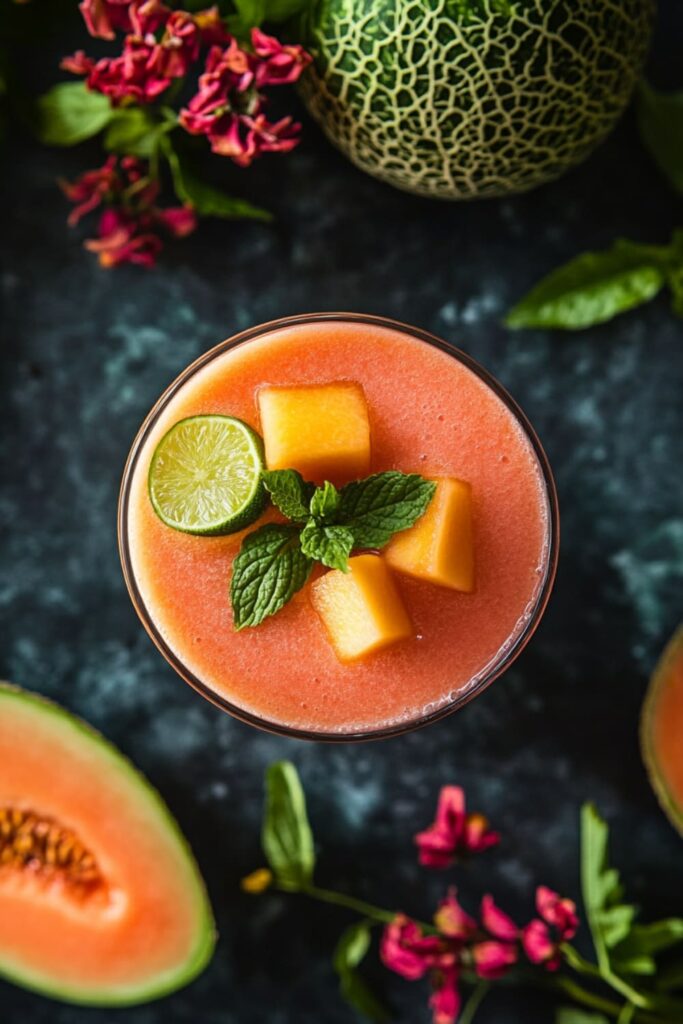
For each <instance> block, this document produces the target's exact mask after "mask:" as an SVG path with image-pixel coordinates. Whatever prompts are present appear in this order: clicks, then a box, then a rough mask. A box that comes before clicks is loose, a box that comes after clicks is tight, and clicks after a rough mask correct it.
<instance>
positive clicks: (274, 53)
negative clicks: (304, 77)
mask: <svg viewBox="0 0 683 1024" xmlns="http://www.w3.org/2000/svg"><path fill="white" fill-rule="evenodd" d="M251 45H252V48H253V50H254V53H255V54H256V56H257V57H260V58H261V60H259V61H258V62H257V63H256V67H255V77H256V85H257V87H259V88H260V87H261V86H264V85H285V84H287V83H289V82H296V80H297V79H298V78H299V76H300V75H301V72H302V71H303V70H304V69H305V68H306V67H308V65H309V64H310V63H311V61H312V59H313V58H312V57H311V55H310V53H306V51H305V50H304V48H303V46H283V45H282V43H281V42H280V40H279V39H276V38H275V37H274V36H267V35H266V34H265V33H264V32H261V30H260V29H258V28H253V29H252V30H251Z"/></svg>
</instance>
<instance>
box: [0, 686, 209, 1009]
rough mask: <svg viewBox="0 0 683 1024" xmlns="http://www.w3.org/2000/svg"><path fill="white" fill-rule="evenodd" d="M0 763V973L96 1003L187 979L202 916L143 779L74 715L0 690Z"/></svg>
mask: <svg viewBox="0 0 683 1024" xmlns="http://www.w3.org/2000/svg"><path fill="white" fill-rule="evenodd" d="M0 765H1V766H2V767H1V769H0V974H1V975H3V976H4V977H6V978H7V979H8V980H10V981H13V982H15V983H17V984H20V985H23V986H25V987H27V988H31V989H34V990H37V991H39V992H42V993H44V994H46V995H50V996H53V997H54V998H57V999H63V1000H65V1001H68V1002H74V1003H82V1004H86V1005H108V1006H123V1005H131V1004H135V1003H141V1002H146V1001H148V1000H150V999H155V998H157V997H159V996H162V995H165V994H167V993H168V992H171V991H173V990H175V989H177V988H180V987H181V986H182V985H184V984H186V983H187V982H189V981H190V980H191V979H192V978H194V977H195V976H196V975H197V974H198V973H199V972H200V971H201V970H202V969H203V968H204V967H205V966H206V964H207V963H208V961H209V959H210V957H211V954H212V952H213V947H214V943H215V934H214V925H213V917H212V913H211V908H210V906H209V902H208V899H207V896H206V892H205V889H204V884H203V882H202V879H201V877H200V875H199V871H198V869H197V866H196V864H195V862H194V859H193V857H192V854H191V852H190V850H189V847H188V846H187V844H186V842H185V840H184V838H183V836H182V835H181V833H180V830H179V829H178V826H177V824H176V823H175V821H174V820H173V818H172V817H171V814H170V812H169V811H168V809H167V807H166V806H165V804H164V803H163V801H162V800H161V798H160V797H159V796H158V794H157V793H156V792H155V791H154V790H153V789H152V787H151V786H150V785H149V783H147V782H146V780H145V779H144V778H143V777H142V776H141V775H139V774H138V772H137V771H136V770H135V769H134V768H133V766H132V765H131V764H130V763H129V762H128V761H127V760H126V759H125V758H124V757H123V756H122V755H121V754H120V753H119V752H118V751H117V750H116V749H115V748H114V747H113V746H111V744H109V743H108V742H107V741H106V740H104V739H102V737H100V736H99V735H98V734H97V733H96V732H94V731H93V730H92V729H90V728H89V727H88V726H87V725H85V724H84V723H83V722H81V721H80V720H79V719H77V718H74V717H73V716H72V715H70V714H69V713H68V712H66V711H64V710H62V709H61V708H59V707H57V706H56V705H55V704H51V703H50V702H48V701H46V700H44V699H42V698H40V697H38V696H36V695H35V694H31V693H27V692H25V691H23V690H18V689H16V688H14V687H11V686H9V685H8V684H4V683H3V684H0Z"/></svg>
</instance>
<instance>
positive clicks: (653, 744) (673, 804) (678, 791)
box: [641, 626, 683, 835]
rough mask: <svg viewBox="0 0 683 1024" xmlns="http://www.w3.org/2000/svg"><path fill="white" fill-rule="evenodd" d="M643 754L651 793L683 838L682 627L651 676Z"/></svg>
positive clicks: (644, 723)
mask: <svg viewBox="0 0 683 1024" xmlns="http://www.w3.org/2000/svg"><path fill="white" fill-rule="evenodd" d="M641 739H642V745H643V754H644V757H645V762H646V765H647V769H648V774H649V776H650V781H651V782H652V784H653V786H654V788H655V791H656V793H657V795H658V797H659V799H660V802H661V804H662V807H663V809H664V811H665V812H666V814H667V815H668V817H669V819H670V820H671V822H672V824H673V825H674V827H675V828H677V829H678V831H679V832H680V833H681V834H682V835H683V626H680V627H679V629H678V630H677V632H676V633H675V634H674V636H673V637H672V639H671V641H670V642H669V644H668V646H667V648H666V650H665V651H664V653H663V655H662V657H661V658H660V660H659V663H658V665H657V667H656V669H655V671H654V674H653V676H652V681H651V682H650V687H649V689H648V694H647V697H646V700H645V704H644V707H643V716H642V722H641Z"/></svg>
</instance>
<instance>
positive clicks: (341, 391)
mask: <svg viewBox="0 0 683 1024" xmlns="http://www.w3.org/2000/svg"><path fill="white" fill-rule="evenodd" d="M258 405H259V413H260V416H261V429H262V432H263V441H264V444H265V449H266V463H267V465H268V469H298V470H299V472H300V473H301V474H302V476H304V477H305V478H306V479H308V480H314V481H316V482H317V483H322V481H323V480H331V481H332V482H333V483H334V482H337V481H342V482H343V481H347V480H353V479H355V478H356V477H360V476H365V475H366V474H367V472H368V469H369V466H370V423H369V420H368V407H367V404H366V401H365V395H364V393H363V389H362V387H360V385H359V384H353V383H348V382H346V381H339V382H337V383H332V384H321V385H318V386H313V387H271V386H266V387H262V388H261V389H260V390H259V392H258Z"/></svg>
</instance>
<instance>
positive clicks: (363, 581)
mask: <svg viewBox="0 0 683 1024" xmlns="http://www.w3.org/2000/svg"><path fill="white" fill-rule="evenodd" d="M311 602H312V604H313V607H314V608H315V610H316V612H317V613H318V615H319V616H320V618H321V620H322V622H323V625H324V627H325V629H326V631H327V635H328V638H329V640H330V643H331V644H332V646H333V647H334V650H335V653H336V655H337V657H338V658H339V660H340V661H344V662H349V661H357V660H359V659H361V658H367V657H368V656H369V655H371V654H372V653H373V652H374V651H379V650H381V649H382V648H384V647H388V646H389V645H391V644H395V643H398V642H399V641H400V640H407V639H409V638H410V637H412V636H414V634H415V630H414V628H413V624H412V622H411V621H410V616H409V615H408V612H407V611H406V608H405V605H404V604H403V601H402V600H401V595H400V594H399V592H398V589H397V587H396V583H395V581H394V579H393V577H392V575H391V571H390V570H389V569H388V568H387V566H386V563H385V562H384V560H383V559H382V558H381V557H380V556H379V555H356V557H355V558H350V559H349V571H348V572H347V573H344V572H341V571H340V570H339V569H333V570H331V571H330V572H328V573H325V575H324V576H321V577H320V578H319V579H317V580H316V581H315V582H314V583H312V584H311Z"/></svg>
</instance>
